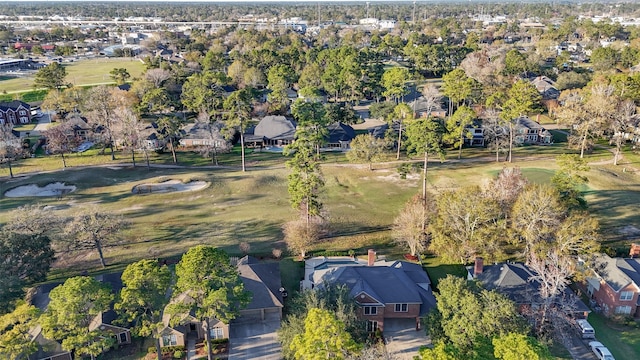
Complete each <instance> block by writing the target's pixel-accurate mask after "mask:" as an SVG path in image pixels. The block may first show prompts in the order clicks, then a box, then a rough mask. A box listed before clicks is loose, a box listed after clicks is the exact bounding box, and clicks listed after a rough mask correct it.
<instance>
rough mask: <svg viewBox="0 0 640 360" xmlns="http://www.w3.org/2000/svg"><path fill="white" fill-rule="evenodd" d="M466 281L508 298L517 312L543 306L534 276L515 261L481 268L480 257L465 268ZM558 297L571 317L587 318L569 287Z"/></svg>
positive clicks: (587, 310)
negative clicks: (476, 283)
mask: <svg viewBox="0 0 640 360" xmlns="http://www.w3.org/2000/svg"><path fill="white" fill-rule="evenodd" d="M467 279H468V280H476V281H478V282H480V283H481V284H482V286H483V287H484V288H485V289H487V290H495V291H497V292H499V293H501V294H503V295H505V296H506V297H508V298H509V299H511V300H512V301H513V302H514V303H515V304H516V306H518V309H519V311H520V312H524V311H525V310H526V309H528V308H530V307H534V306H536V304H540V303H542V301H543V300H542V298H541V297H540V283H539V282H538V281H537V280H536V273H535V272H534V271H533V270H531V269H530V268H529V267H528V266H527V265H526V264H523V263H517V262H506V263H497V264H494V265H487V266H485V265H484V262H483V260H482V258H476V261H475V264H474V265H473V266H469V267H467ZM561 298H562V299H564V300H566V301H564V303H565V304H572V306H571V309H570V314H568V315H570V316H572V317H573V318H578V319H583V318H586V317H587V316H588V315H589V312H590V311H591V310H589V308H588V307H587V306H586V305H585V304H584V303H583V302H582V301H580V299H578V297H577V296H576V295H575V294H574V293H573V291H571V289H569V288H565V291H564V293H563V294H562V295H561Z"/></svg>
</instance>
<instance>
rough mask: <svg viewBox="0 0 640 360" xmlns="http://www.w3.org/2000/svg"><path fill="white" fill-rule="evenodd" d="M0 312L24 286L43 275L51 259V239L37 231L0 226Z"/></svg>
mask: <svg viewBox="0 0 640 360" xmlns="http://www.w3.org/2000/svg"><path fill="white" fill-rule="evenodd" d="M0 259H2V262H0V314H2V313H5V312H8V311H10V310H11V307H12V302H13V301H14V300H16V299H19V298H20V297H21V296H23V295H24V287H25V286H27V285H30V284H33V283H35V282H38V281H43V280H45V279H46V277H47V273H48V272H49V267H50V266H51V264H52V263H53V260H54V252H53V249H51V240H50V239H49V237H48V236H46V235H44V234H39V233H33V234H26V233H21V232H14V231H8V230H5V229H1V230H0Z"/></svg>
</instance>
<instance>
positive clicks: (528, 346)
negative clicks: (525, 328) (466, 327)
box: [492, 333, 553, 360]
mask: <svg viewBox="0 0 640 360" xmlns="http://www.w3.org/2000/svg"><path fill="white" fill-rule="evenodd" d="M492 343H493V347H494V355H495V357H496V359H500V360H550V359H553V357H552V356H551V354H550V353H549V349H547V347H546V346H545V345H544V344H541V343H540V342H539V341H538V340H536V339H535V338H533V337H530V336H527V335H524V334H516V333H510V334H505V335H502V336H499V337H496V338H493V340H492Z"/></svg>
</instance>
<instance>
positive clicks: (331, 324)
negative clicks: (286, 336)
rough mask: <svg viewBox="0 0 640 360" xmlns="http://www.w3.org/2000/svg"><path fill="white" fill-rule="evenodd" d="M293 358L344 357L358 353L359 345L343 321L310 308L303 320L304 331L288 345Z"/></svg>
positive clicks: (330, 314)
mask: <svg viewBox="0 0 640 360" xmlns="http://www.w3.org/2000/svg"><path fill="white" fill-rule="evenodd" d="M289 347H290V348H291V350H292V351H293V352H294V358H295V359H301V360H302V359H304V360H324V359H345V358H346V357H347V356H349V355H351V354H354V353H358V352H359V351H360V346H359V345H358V344H357V343H356V342H355V341H354V340H353V339H352V338H351V335H350V334H349V333H348V332H347V331H346V329H345V325H344V323H343V322H341V321H339V320H338V319H336V317H335V315H334V314H333V313H332V312H330V311H328V310H322V309H311V310H309V313H308V314H307V317H306V318H305V320H304V333H302V334H298V335H296V336H295V337H294V338H293V342H291V345H289Z"/></svg>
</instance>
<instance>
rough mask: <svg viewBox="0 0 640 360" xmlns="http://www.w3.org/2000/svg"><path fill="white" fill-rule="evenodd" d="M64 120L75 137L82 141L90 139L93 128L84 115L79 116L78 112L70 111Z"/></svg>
mask: <svg viewBox="0 0 640 360" xmlns="http://www.w3.org/2000/svg"><path fill="white" fill-rule="evenodd" d="M64 122H65V124H68V125H69V126H70V127H71V128H72V129H73V135H74V136H75V137H76V138H79V139H82V141H91V140H92V133H93V130H92V129H91V126H89V123H88V122H87V119H86V118H85V117H82V116H80V114H78V113H70V114H69V115H67V117H66V119H65V120H64Z"/></svg>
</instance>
